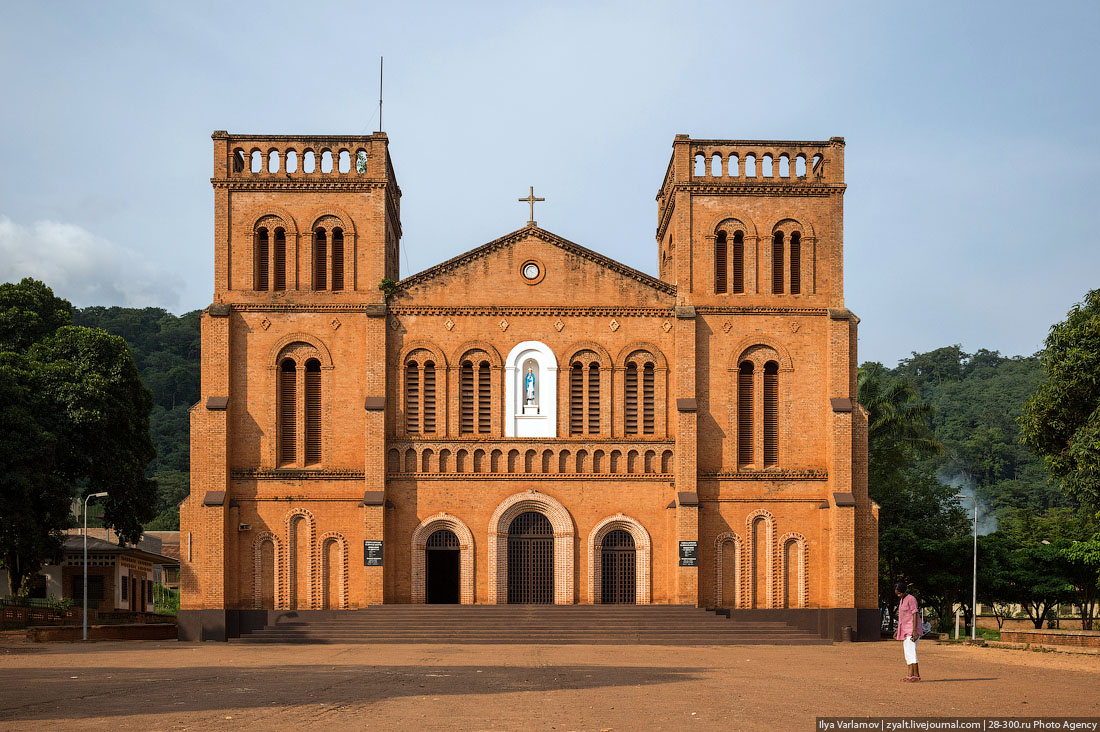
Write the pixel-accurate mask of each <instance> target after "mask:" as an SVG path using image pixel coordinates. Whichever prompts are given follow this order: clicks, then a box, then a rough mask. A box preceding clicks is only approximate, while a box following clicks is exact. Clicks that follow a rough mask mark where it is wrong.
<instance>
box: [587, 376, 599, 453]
mask: <svg viewBox="0 0 1100 732" xmlns="http://www.w3.org/2000/svg"><path fill="white" fill-rule="evenodd" d="M588 433H589V434H592V435H598V434H599V433H600V365H599V364H598V363H591V364H589V365H588Z"/></svg>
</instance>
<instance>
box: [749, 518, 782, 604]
mask: <svg viewBox="0 0 1100 732" xmlns="http://www.w3.org/2000/svg"><path fill="white" fill-rule="evenodd" d="M758 518H763V519H764V527H765V529H766V531H765V536H764V544H765V546H764V574H765V577H764V588H765V592H764V605H765V607H775V579H776V578H775V516H774V515H773V514H772V512H771V511H769V510H768V509H766V508H758V509H756V510H755V511H753V512H752V513H750V514H749V515H748V516H747V517H746V518H745V536H746V537H747V538H746V539H745V541H746V542H748V544H749V551H750V556H749V561H748V562H745V573H744V577H745V581H743V582H742V585H743V586H744V588H745V597H746V598H747V599H748V600H750V602H747V603H746V605H748V604H751V599H752V591H753V588H754V587H755V586H756V575H755V573H756V562H755V561H753V557H752V556H751V552H752V549H753V548H754V547H753V546H752V525H753V523H754V522H755V521H756V519H758Z"/></svg>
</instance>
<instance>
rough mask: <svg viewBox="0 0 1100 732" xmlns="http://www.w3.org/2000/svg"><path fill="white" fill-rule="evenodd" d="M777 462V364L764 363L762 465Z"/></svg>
mask: <svg viewBox="0 0 1100 732" xmlns="http://www.w3.org/2000/svg"><path fill="white" fill-rule="evenodd" d="M778 464H779V364H777V363H776V362H775V361H768V362H767V363H766V364H764V467H765V468H770V467H774V466H776V465H778Z"/></svg>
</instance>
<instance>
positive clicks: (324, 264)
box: [313, 229, 328, 290]
mask: <svg viewBox="0 0 1100 732" xmlns="http://www.w3.org/2000/svg"><path fill="white" fill-rule="evenodd" d="M327 269H328V234H326V233H325V230H324V229H317V231H315V232H313V289H314V290H324V289H326V288H327V287H328V275H327V274H326V270H327Z"/></svg>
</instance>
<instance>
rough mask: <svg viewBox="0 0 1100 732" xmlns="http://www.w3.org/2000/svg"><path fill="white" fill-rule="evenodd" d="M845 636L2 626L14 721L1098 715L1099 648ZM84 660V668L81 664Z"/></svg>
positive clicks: (116, 726) (491, 723)
mask: <svg viewBox="0 0 1100 732" xmlns="http://www.w3.org/2000/svg"><path fill="white" fill-rule="evenodd" d="M901 655H902V654H901V648H900V647H899V644H897V643H892V642H882V643H857V644H851V645H833V646H810V647H791V646H738V647H668V646H488V645H486V646H408V645H400V646H364V645H354V646H353V645H332V646H260V647H252V646H239V645H226V644H214V643H205V644H190V643H174V642H155V641H135V642H128V643H127V642H102V643H92V644H89V645H79V644H52V645H30V644H26V643H20V642H13V641H5V640H3V639H0V729H33V730H47V729H64V730H75V729H104V730H111V731H112V732H124V731H127V730H185V729H193V730H235V729H264V730H267V731H269V732H277V731H281V730H288V729H333V730H344V729H351V730H359V729H366V730H550V731H558V732H565V731H567V730H578V731H579V730H616V731H619V730H647V731H648V730H685V729H694V730H731V729H769V730H772V729H805V730H809V729H812V728H813V726H814V718H815V717H817V716H819V715H821V716H830V715H851V716H864V715H868V716H903V715H938V716H944V715H950V716H955V715H963V716H979V715H1004V716H1008V715H1012V716H1029V717H1030V716H1042V715H1073V716H1090V717H1097V716H1100V692H1098V689H1100V658H1097V657H1095V656H1071V655H1064V654H1052V653H1035V652H1031V651H1014V650H1004V649H991V648H962V647H948V646H936V645H932V644H929V645H927V646H924V645H923V644H922V648H921V668H922V671H923V672H924V675H925V681H923V682H922V683H920V684H902V683H899V681H898V680H899V678H900V677H901V676H902V675H903V671H904V665H903V663H902V657H901ZM74 677H75V678H74Z"/></svg>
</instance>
